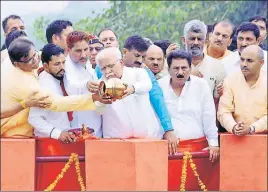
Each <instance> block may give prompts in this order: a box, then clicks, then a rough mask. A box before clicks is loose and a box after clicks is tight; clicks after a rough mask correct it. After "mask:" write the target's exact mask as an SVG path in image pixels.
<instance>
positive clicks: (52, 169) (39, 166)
mask: <svg viewBox="0 0 268 192" xmlns="http://www.w3.org/2000/svg"><path fill="white" fill-rule="evenodd" d="M71 153H77V154H78V155H83V156H84V155H85V144H84V141H83V142H78V143H73V144H63V143H61V142H60V141H58V140H55V139H49V138H42V139H41V138H40V139H37V140H36V155H37V156H38V157H40V156H70V155H71ZM65 164H66V162H39V163H36V190H38V191H44V190H45V189H46V188H47V187H48V186H49V185H50V184H51V183H52V182H53V181H54V180H55V179H56V177H57V175H58V174H59V173H60V172H61V170H62V168H63V167H64V165H65ZM80 169H81V175H82V177H83V180H84V181H85V163H84V162H80ZM54 190H58V191H64V190H65V191H66V190H68V191H69V190H76V191H80V185H79V183H78V181H77V174H76V171H75V166H74V164H72V166H71V167H70V168H69V170H68V171H67V172H66V173H65V174H64V177H63V178H62V179H61V180H60V181H59V183H58V184H57V186H56V187H55V188H54Z"/></svg>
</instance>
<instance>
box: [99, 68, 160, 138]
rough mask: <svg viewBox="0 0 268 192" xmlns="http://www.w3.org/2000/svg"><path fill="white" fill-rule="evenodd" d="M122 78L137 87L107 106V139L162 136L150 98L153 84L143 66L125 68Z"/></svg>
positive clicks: (105, 121)
mask: <svg viewBox="0 0 268 192" xmlns="http://www.w3.org/2000/svg"><path fill="white" fill-rule="evenodd" d="M121 80H122V81H123V82H124V83H127V84H128V85H133V86H134V87H135V93H134V94H132V95H129V96H127V97H126V98H124V99H122V100H117V101H115V102H114V103H112V104H110V105H106V109H105V111H104V113H103V136H104V137H106V138H129V137H140V138H162V137H163V130H162V128H161V126H160V123H159V121H158V119H157V117H156V115H155V112H154V110H153V108H152V106H151V103H150V99H149V91H150V90H151V88H152V83H151V80H150V77H149V75H148V74H147V72H146V71H145V70H144V69H141V68H128V67H124V69H123V75H122V78H121Z"/></svg>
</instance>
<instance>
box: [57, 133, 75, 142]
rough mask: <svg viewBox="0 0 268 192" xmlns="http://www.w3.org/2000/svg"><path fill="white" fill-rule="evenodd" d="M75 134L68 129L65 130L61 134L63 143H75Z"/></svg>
mask: <svg viewBox="0 0 268 192" xmlns="http://www.w3.org/2000/svg"><path fill="white" fill-rule="evenodd" d="M75 139H76V138H75V135H74V133H72V132H68V131H63V132H62V133H61V134H60V137H59V140H60V141H61V142H63V143H67V144H68V143H73V142H75Z"/></svg>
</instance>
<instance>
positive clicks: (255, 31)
mask: <svg viewBox="0 0 268 192" xmlns="http://www.w3.org/2000/svg"><path fill="white" fill-rule="evenodd" d="M236 34H237V49H238V50H237V51H235V52H233V53H232V54H230V55H229V56H228V57H225V58H224V59H222V63H223V65H224V68H225V72H226V74H227V75H230V74H232V73H234V72H237V71H240V55H241V53H242V51H243V49H245V48H246V47H247V46H249V45H259V43H260V30H259V28H258V27H257V25H255V24H254V23H250V22H243V23H241V24H240V25H239V26H238V27H237V30H236ZM263 54H264V64H263V66H262V68H261V70H262V71H265V72H266V73H267V51H264V50H263Z"/></svg>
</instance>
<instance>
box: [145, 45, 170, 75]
mask: <svg viewBox="0 0 268 192" xmlns="http://www.w3.org/2000/svg"><path fill="white" fill-rule="evenodd" d="M164 61H165V58H164V53H163V50H162V49H161V48H160V47H158V46H156V45H151V46H150V47H149V48H148V50H147V52H146V55H145V58H144V64H145V65H146V66H147V67H148V68H149V69H150V70H151V71H152V72H153V74H154V76H155V78H156V79H157V80H159V79H161V78H163V77H164V76H166V75H168V72H167V71H166V70H165V69H164Z"/></svg>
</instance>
